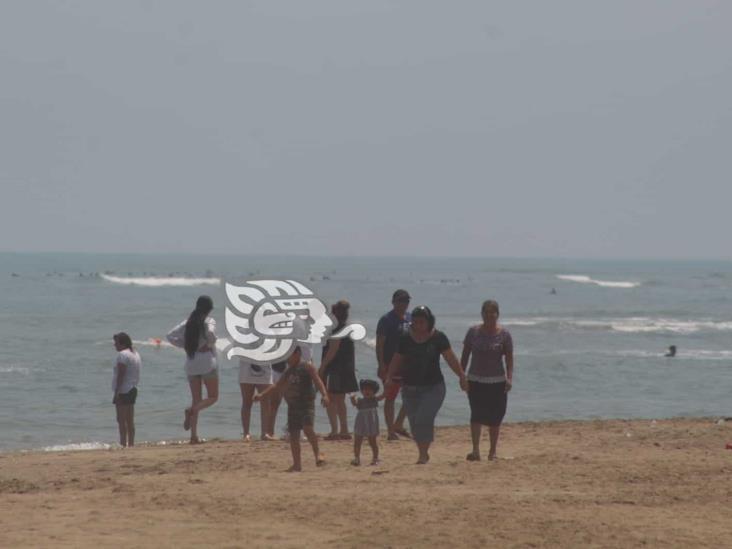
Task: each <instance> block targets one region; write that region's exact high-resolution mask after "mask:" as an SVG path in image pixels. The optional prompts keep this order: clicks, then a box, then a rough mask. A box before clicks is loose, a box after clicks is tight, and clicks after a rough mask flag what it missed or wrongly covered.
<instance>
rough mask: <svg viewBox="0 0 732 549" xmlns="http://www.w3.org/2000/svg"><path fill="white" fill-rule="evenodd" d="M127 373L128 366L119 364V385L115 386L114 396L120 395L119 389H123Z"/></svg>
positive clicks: (122, 363)
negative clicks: (123, 381)
mask: <svg viewBox="0 0 732 549" xmlns="http://www.w3.org/2000/svg"><path fill="white" fill-rule="evenodd" d="M126 371H127V364H125V363H124V362H118V363H117V383H116V384H115V386H114V394H115V396H117V395H118V394H119V389H120V387H122V380H123V379H124V378H125V372H126Z"/></svg>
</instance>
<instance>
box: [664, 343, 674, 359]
mask: <svg viewBox="0 0 732 549" xmlns="http://www.w3.org/2000/svg"><path fill="white" fill-rule="evenodd" d="M664 356H667V357H670V358H672V357H675V356H676V345H671V346H670V347H669V348H668V353H666V354H665V355H664Z"/></svg>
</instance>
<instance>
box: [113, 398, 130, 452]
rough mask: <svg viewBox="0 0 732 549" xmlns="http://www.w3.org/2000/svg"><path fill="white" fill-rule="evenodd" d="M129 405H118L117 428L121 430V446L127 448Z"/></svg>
mask: <svg viewBox="0 0 732 549" xmlns="http://www.w3.org/2000/svg"><path fill="white" fill-rule="evenodd" d="M127 406H128V405H127V404H117V405H116V409H117V427H118V428H119V445H120V446H122V447H123V448H125V447H126V446H127V410H125V408H127Z"/></svg>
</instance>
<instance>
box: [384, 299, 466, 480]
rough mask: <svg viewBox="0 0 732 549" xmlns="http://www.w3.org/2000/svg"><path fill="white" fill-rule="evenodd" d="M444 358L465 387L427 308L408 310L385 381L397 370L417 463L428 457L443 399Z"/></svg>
mask: <svg viewBox="0 0 732 549" xmlns="http://www.w3.org/2000/svg"><path fill="white" fill-rule="evenodd" d="M441 357H442V358H444V359H445V360H446V361H447V364H448V365H449V366H450V369H452V371H453V372H455V375H456V376H458V378H459V379H460V388H461V389H462V390H463V391H465V390H467V388H468V385H467V381H466V379H465V373H464V372H463V369H462V368H461V367H460V363H459V362H458V359H457V357H456V356H455V353H454V352H453V351H452V348H451V347H450V341H449V340H448V339H447V336H446V335H445V334H444V333H442V332H441V331H439V330H435V316H434V315H433V314H432V311H430V309H429V307H425V306H420V307H417V308H416V309H414V310H413V311H412V326H411V328H410V330H409V333H408V334H406V335H403V336H402V337H401V339H400V340H399V348H398V349H397V351H396V353H394V357H393V358H392V359H391V363H390V364H389V373H388V375H387V379H386V382H387V384H391V383H393V381H392V380H393V378H394V375H395V374H396V373H397V372H401V374H402V380H403V387H402V399H403V400H404V408H405V409H406V411H407V418H408V419H409V428H410V429H411V431H412V436H413V437H414V442H416V443H417V448H418V450H419V459H418V460H417V464H418V465H424V464H426V463H427V462H428V461H429V460H430V454H429V449H430V445H431V444H432V441H433V440H434V437H435V418H436V417H437V412H439V411H440V408H441V407H442V403H443V402H444V400H445V392H446V387H445V378H444V377H443V375H442V370H441V369H440V358H441Z"/></svg>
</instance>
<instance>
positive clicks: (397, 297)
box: [376, 290, 411, 440]
mask: <svg viewBox="0 0 732 549" xmlns="http://www.w3.org/2000/svg"><path fill="white" fill-rule="evenodd" d="M410 299H411V298H410V296H409V292H407V291H406V290H397V291H396V292H394V294H393V295H392V297H391V304H392V309H391V311H389V312H388V313H386V314H385V315H383V316H382V317H381V318H380V319H379V323H378V325H377V326H376V362H377V364H378V371H377V375H378V376H379V379H381V381H382V383H384V397H385V400H384V420H385V422H386V429H387V440H399V436H398V435H402V436H404V437H407V438H410V436H409V433H408V432H407V431H405V430H404V417H405V415H406V410H405V409H404V406H402V407H401V408H400V409H399V414H398V415H397V418H396V421H394V408H395V402H396V398H397V396H398V395H399V389H400V387H401V377H400V375H399V373H395V374H394V375H393V376H392V383H391V384H390V385H389V386H388V387H387V386H386V377H387V374H388V370H389V363H390V362H391V360H392V358H393V357H394V353H395V352H396V350H397V347H398V345H399V339H400V338H401V337H402V336H403V335H404V334H406V333H408V332H409V324H410V321H411V318H410V315H409V312H408V311H407V309H408V308H409V301H410Z"/></svg>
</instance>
